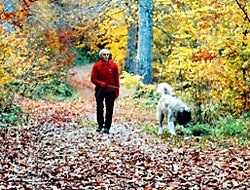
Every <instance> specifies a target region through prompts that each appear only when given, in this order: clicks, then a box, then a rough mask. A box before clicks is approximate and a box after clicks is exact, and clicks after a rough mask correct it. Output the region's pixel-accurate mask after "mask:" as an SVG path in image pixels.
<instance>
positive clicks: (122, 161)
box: [0, 99, 250, 190]
mask: <svg viewBox="0 0 250 190" xmlns="http://www.w3.org/2000/svg"><path fill="white" fill-rule="evenodd" d="M22 105H23V106H25V107H26V108H27V109H28V110H30V111H31V113H32V115H31V117H30V118H29V120H28V123H27V124H26V125H22V126H16V127H13V128H9V129H8V131H7V133H6V134H5V135H4V136H1V137H0V143H1V146H0V152H1V154H0V189H144V190H147V189H204V190H205V189H247V188H248V187H249V185H250V184H249V181H250V169H249V168H250V150H249V147H245V148H241V147H236V146H235V147H233V146H232V147H229V148H220V147H216V146H211V147H210V148H208V149H206V150H201V149H200V148H197V147H195V146H192V145H190V144H188V145H185V143H183V146H182V147H180V148H176V147H174V146H173V145H172V144H171V143H172V142H164V141H161V140H160V139H157V138H156V137H154V136H150V135H149V134H146V133H145V132H143V130H141V129H136V128H134V127H133V126H131V122H126V119H125V120H122V121H121V120H119V119H117V120H116V121H115V122H114V123H113V127H112V128H111V130H110V134H109V135H106V134H103V133H97V132H95V126H93V127H91V128H90V127H86V126H84V125H79V124H78V123H77V119H79V118H81V119H90V118H91V117H93V115H95V111H94V106H93V105H94V102H91V101H90V99H82V100H76V101H68V102H53V103H48V102H43V101H36V102H33V101H30V100H29V101H28V100H23V104H22ZM118 108H119V107H118ZM124 111H126V110H124ZM116 118H118V117H116ZM145 118H146V117H144V118H140V119H141V120H143V119H144V120H146V119H145Z"/></svg>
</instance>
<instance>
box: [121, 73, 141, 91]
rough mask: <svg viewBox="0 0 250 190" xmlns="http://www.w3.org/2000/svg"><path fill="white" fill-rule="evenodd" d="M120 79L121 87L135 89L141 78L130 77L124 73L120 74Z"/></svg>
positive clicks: (137, 76) (130, 75)
mask: <svg viewBox="0 0 250 190" xmlns="http://www.w3.org/2000/svg"><path fill="white" fill-rule="evenodd" d="M120 78H121V80H120V83H121V86H124V87H126V88H128V89H135V88H136V87H137V86H138V85H139V83H140V80H141V76H139V75H132V74H129V73H128V72H126V71H123V72H122V74H121V76H120Z"/></svg>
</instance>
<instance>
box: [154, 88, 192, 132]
mask: <svg viewBox="0 0 250 190" xmlns="http://www.w3.org/2000/svg"><path fill="white" fill-rule="evenodd" d="M172 91H173V88H172V87H171V86H169V85H168V84H167V83H160V84H159V85H158V87H157V92H158V93H161V98H160V100H159V102H158V105H157V113H156V115H157V118H158V121H159V124H160V126H159V129H158V134H162V133H163V127H162V122H163V119H164V117H167V118H168V129H169V132H170V133H171V134H172V135H176V133H175V125H176V124H177V123H178V124H180V125H186V124H188V123H189V122H190V121H191V111H190V108H189V107H187V106H186V105H185V104H184V103H183V102H182V101H181V100H180V99H178V98H175V97H173V96H172Z"/></svg>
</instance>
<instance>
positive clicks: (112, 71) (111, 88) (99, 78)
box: [91, 60, 120, 96]
mask: <svg viewBox="0 0 250 190" xmlns="http://www.w3.org/2000/svg"><path fill="white" fill-rule="evenodd" d="M91 82H92V83H94V84H95V85H96V87H95V90H96V92H98V91H99V90H100V89H101V90H102V92H116V96H118V95H119V88H120V82H119V72H118V67H117V65H116V64H115V63H114V62H113V61H108V63H107V64H106V63H105V62H104V61H102V60H100V61H98V62H96V63H95V64H94V66H93V68H92V72H91ZM104 83H106V85H105V87H102V86H103V84H104Z"/></svg>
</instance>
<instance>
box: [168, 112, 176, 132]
mask: <svg viewBox="0 0 250 190" xmlns="http://www.w3.org/2000/svg"><path fill="white" fill-rule="evenodd" d="M168 113H169V114H168V130H169V132H170V133H171V135H176V133H175V127H174V121H175V117H174V116H173V113H172V112H171V111H169V112H168Z"/></svg>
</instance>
